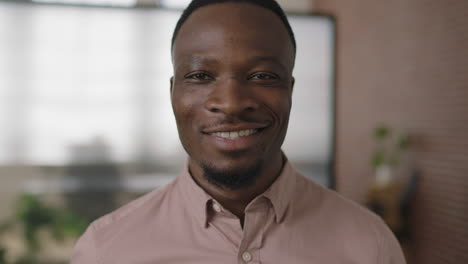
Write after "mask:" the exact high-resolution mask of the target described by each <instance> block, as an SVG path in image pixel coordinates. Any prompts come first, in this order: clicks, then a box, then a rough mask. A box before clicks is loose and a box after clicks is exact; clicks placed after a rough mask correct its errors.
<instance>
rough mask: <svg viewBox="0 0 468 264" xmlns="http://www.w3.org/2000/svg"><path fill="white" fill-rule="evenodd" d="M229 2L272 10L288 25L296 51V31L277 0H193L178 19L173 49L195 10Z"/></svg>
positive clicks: (172, 43) (173, 37)
mask: <svg viewBox="0 0 468 264" xmlns="http://www.w3.org/2000/svg"><path fill="white" fill-rule="evenodd" d="M227 2H233V3H250V4H254V5H257V6H261V7H263V8H266V9H268V10H270V11H272V12H273V13H275V14H276V15H277V16H278V17H279V19H281V22H283V24H284V26H285V27H286V30H287V31H288V34H289V38H290V39H291V42H292V44H293V47H294V51H296V39H295V37H294V32H293V30H292V28H291V25H290V24H289V21H288V18H287V17H286V14H285V13H284V11H283V9H282V8H281V6H280V5H279V4H278V3H277V2H276V1H275V0H192V2H190V4H189V5H188V6H187V8H185V10H184V12H183V13H182V15H181V16H180V18H179V21H177V24H176V27H175V29H174V33H173V34H172V42H171V49H172V47H173V46H174V42H175V39H176V37H177V33H179V30H180V28H181V27H182V25H183V24H184V23H185V21H187V19H188V18H189V16H190V15H191V14H192V13H193V12H194V11H195V10H197V9H198V8H200V7H204V6H208V5H212V4H219V3H227Z"/></svg>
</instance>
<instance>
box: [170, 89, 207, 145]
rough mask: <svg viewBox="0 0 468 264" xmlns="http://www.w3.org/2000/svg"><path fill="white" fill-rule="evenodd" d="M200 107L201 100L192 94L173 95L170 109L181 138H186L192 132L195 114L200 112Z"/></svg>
mask: <svg viewBox="0 0 468 264" xmlns="http://www.w3.org/2000/svg"><path fill="white" fill-rule="evenodd" d="M201 107H202V104H201V100H200V99H199V97H197V96H195V95H193V94H188V93H179V94H178V93H175V94H174V96H173V98H172V108H173V111H174V115H175V119H176V122H177V127H178V129H179V133H180V136H181V137H188V136H189V135H190V133H191V132H193V131H194V129H195V127H194V124H196V116H197V112H198V111H200V109H201Z"/></svg>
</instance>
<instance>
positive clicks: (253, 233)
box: [238, 202, 272, 264]
mask: <svg viewBox="0 0 468 264" xmlns="http://www.w3.org/2000/svg"><path fill="white" fill-rule="evenodd" d="M268 213H269V208H268V206H267V204H266V203H265V202H262V203H260V202H259V203H258V204H256V205H254V206H252V207H250V208H248V210H247V211H246V214H245V217H244V230H243V236H242V240H241V243H240V246H239V251H238V263H239V264H260V263H261V262H260V250H261V248H262V242H263V235H264V232H265V228H266V227H267V226H268V225H269V223H268V221H267V219H269V218H268ZM270 218H272V217H270Z"/></svg>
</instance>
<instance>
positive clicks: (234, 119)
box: [200, 116, 271, 130]
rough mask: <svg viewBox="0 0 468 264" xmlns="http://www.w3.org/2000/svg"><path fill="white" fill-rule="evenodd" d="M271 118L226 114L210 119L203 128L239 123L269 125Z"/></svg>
mask: <svg viewBox="0 0 468 264" xmlns="http://www.w3.org/2000/svg"><path fill="white" fill-rule="evenodd" d="M270 123H271V121H270V120H265V119H262V120H260V119H258V118H246V117H230V116H226V117H223V118H218V119H216V120H213V121H209V122H208V123H206V124H203V125H201V127H200V128H201V129H202V130H205V129H210V128H215V127H220V126H226V125H232V126H234V125H238V124H264V125H268V124H270Z"/></svg>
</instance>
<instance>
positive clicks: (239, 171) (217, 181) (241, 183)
mask: <svg viewBox="0 0 468 264" xmlns="http://www.w3.org/2000/svg"><path fill="white" fill-rule="evenodd" d="M201 165H202V166H201V167H202V169H203V175H204V177H205V179H207V180H208V182H210V183H212V184H214V185H216V186H218V187H221V188H224V189H229V190H238V189H241V188H243V187H247V186H251V185H253V184H254V183H255V182H256V180H257V178H258V177H259V176H260V173H261V171H262V162H261V161H257V162H256V163H254V164H253V165H251V166H249V167H246V168H233V169H220V168H216V167H215V166H214V165H212V164H201Z"/></svg>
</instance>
